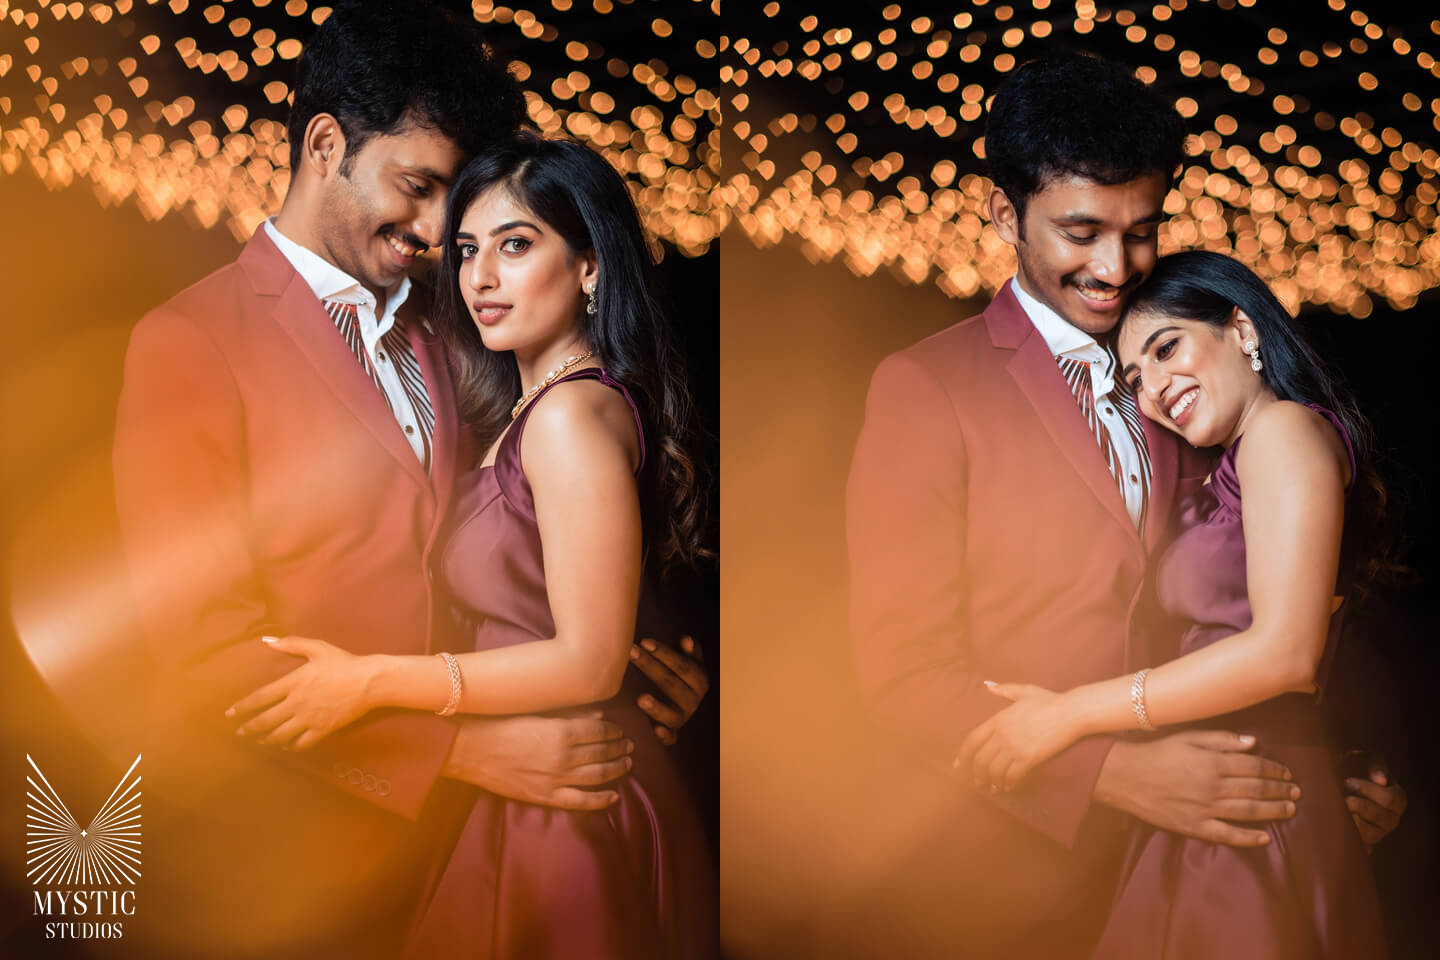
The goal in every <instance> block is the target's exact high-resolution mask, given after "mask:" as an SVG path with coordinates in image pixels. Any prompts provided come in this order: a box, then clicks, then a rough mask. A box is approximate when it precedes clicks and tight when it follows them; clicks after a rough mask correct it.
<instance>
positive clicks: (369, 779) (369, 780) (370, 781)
mask: <svg viewBox="0 0 1440 960" xmlns="http://www.w3.org/2000/svg"><path fill="white" fill-rule="evenodd" d="M364 784H365V789H366V790H372V791H373V790H374V789H375V774H373V773H367V774H365V780H364Z"/></svg>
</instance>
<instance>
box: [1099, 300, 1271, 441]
mask: <svg viewBox="0 0 1440 960" xmlns="http://www.w3.org/2000/svg"><path fill="white" fill-rule="evenodd" d="M1247 339H1254V340H1256V342H1257V345H1258V346H1259V348H1260V353H1261V358H1262V360H1263V358H1264V352H1265V345H1264V344H1263V343H1259V339H1258V337H1256V336H1255V333H1254V327H1253V326H1252V325H1251V323H1250V320H1249V318H1248V317H1246V316H1245V314H1244V313H1243V312H1241V311H1239V310H1235V311H1234V312H1232V314H1231V316H1230V320H1229V322H1227V323H1226V324H1225V326H1223V327H1215V326H1212V325H1210V324H1208V323H1204V322H1201V321H1199V320H1186V319H1183V318H1180V317H1171V316H1166V315H1165V314H1163V313H1157V312H1144V313H1141V312H1137V313H1133V314H1131V315H1130V316H1128V317H1126V318H1125V325H1124V327H1123V328H1122V329H1121V331H1120V340H1119V343H1118V344H1117V349H1118V352H1119V354H1120V371H1121V373H1120V376H1121V379H1122V380H1123V381H1124V382H1125V384H1126V385H1127V386H1129V387H1130V388H1131V389H1132V390H1133V391H1134V393H1135V397H1136V400H1137V401H1138V404H1139V407H1140V412H1141V413H1143V414H1145V416H1147V417H1149V418H1150V419H1151V420H1154V421H1156V422H1157V423H1159V424H1161V425H1162V426H1165V427H1168V428H1169V429H1171V430H1173V431H1175V432H1176V433H1178V434H1180V436H1182V437H1184V438H1185V439H1186V441H1188V442H1189V443H1190V444H1191V446H1195V447H1212V446H1217V445H1228V444H1229V443H1230V442H1231V441H1232V440H1233V439H1234V438H1235V437H1236V436H1238V435H1239V433H1240V429H1241V421H1242V419H1243V418H1244V417H1245V414H1246V412H1247V411H1249V410H1250V408H1251V406H1252V405H1253V404H1254V402H1255V399H1256V397H1257V396H1259V395H1260V393H1261V392H1262V391H1264V390H1266V389H1267V388H1266V386H1265V383H1264V381H1263V380H1261V379H1260V375H1259V374H1258V373H1256V372H1255V371H1254V370H1252V369H1251V368H1250V358H1249V357H1248V356H1246V355H1245V352H1244V349H1243V345H1244V343H1245V341H1246V340H1247Z"/></svg>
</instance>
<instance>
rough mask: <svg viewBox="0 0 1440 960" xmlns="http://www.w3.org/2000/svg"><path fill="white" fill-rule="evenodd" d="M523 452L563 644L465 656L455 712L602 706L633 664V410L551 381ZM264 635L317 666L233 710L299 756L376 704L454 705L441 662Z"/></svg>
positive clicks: (580, 384) (608, 392)
mask: <svg viewBox="0 0 1440 960" xmlns="http://www.w3.org/2000/svg"><path fill="white" fill-rule="evenodd" d="M520 453H521V460H522V465H523V466H524V468H525V474H526V478H527V479H528V480H529V482H530V487H531V491H532V492H533V494H534V501H535V516H536V520H537V523H538V525H539V530H540V543H541V549H542V552H543V556H544V569H545V583H546V590H547V593H548V600H549V604H550V612H551V616H552V618H553V620H554V622H555V636H554V637H551V638H548V639H544V640H536V641H533V642H528V643H519V644H515V645H513V646H509V647H501V648H497V649H494V650H485V651H477V652H473V653H463V654H457V655H456V656H455V661H456V664H457V666H458V667H459V669H460V673H461V677H462V694H461V697H460V702H459V704H458V707H457V711H458V712H461V713H475V714H512V713H533V712H538V711H543V710H553V709H560V708H563V707H571V706H577V705H579V704H584V703H593V702H595V701H599V700H606V699H609V698H610V697H612V696H614V695H615V693H616V692H618V691H619V689H620V683H621V680H622V678H623V677H624V674H625V669H626V667H627V666H628V665H629V662H630V647H631V644H632V642H633V641H634V636H635V613H636V607H637V605H638V602H639V596H640V572H641V571H640V568H641V539H640V538H641V531H640V505H639V497H638V494H637V491H636V486H635V466H636V463H637V461H638V457H639V442H638V438H637V436H636V433H635V421H634V418H633V416H632V415H631V413H630V409H629V406H628V405H627V404H626V403H625V401H624V398H623V397H622V396H621V395H620V394H618V393H617V392H615V391H614V390H613V389H611V388H609V387H607V386H604V385H603V384H600V383H598V382H597V383H592V382H591V381H588V380H587V381H577V382H575V383H567V384H564V385H562V386H560V387H557V388H555V389H554V390H553V391H551V393H550V394H548V395H547V396H546V400H545V403H544V404H543V405H541V406H538V407H537V408H536V409H535V410H534V412H533V413H532V414H531V415H530V419H529V420H528V421H527V424H526V430H525V434H524V436H523V437H522V438H521V451H520ZM495 588H496V589H504V585H503V584H497V585H495ZM265 639H266V641H267V642H269V643H271V644H272V645H273V646H274V647H275V648H276V649H278V650H280V651H281V652H284V653H292V654H296V655H299V656H304V657H306V658H307V660H308V661H309V662H307V663H306V664H304V665H303V666H301V667H299V668H297V669H296V670H294V671H292V672H290V673H288V674H286V675H285V676H284V677H281V678H280V679H279V680H277V681H275V682H274V683H271V684H269V685H268V686H266V687H262V688H261V689H260V690H257V691H256V692H255V693H253V694H251V695H249V696H248V697H245V698H244V699H243V700H240V701H239V702H237V703H236V704H235V705H234V706H232V707H231V708H230V709H229V710H228V711H226V715H227V716H241V715H245V714H249V713H252V712H254V711H262V712H260V713H258V714H257V715H255V716H253V717H251V718H250V719H248V720H247V721H246V722H245V723H244V724H243V725H241V727H240V728H239V730H238V731H237V732H238V733H240V734H241V735H249V734H264V735H265V736H264V738H263V741H264V742H269V743H292V745H293V746H294V747H295V748H296V749H304V748H305V747H308V746H310V745H311V744H313V743H315V742H316V741H317V740H319V739H320V738H321V737H323V736H325V735H327V734H328V733H330V732H331V731H333V730H335V729H337V728H339V727H341V726H344V725H345V724H347V723H350V722H352V721H353V720H355V719H357V718H358V717H360V716H362V715H364V714H365V713H366V712H368V711H370V710H373V709H376V708H379V707H401V708H408V709H416V710H439V709H441V708H442V707H444V706H445V705H446V703H447V702H448V700H449V699H450V694H451V684H450V675H449V670H448V667H447V665H446V663H445V661H444V660H442V659H441V658H440V657H435V656H383V655H376V656H363V657H362V656H354V655H352V654H349V653H347V652H345V651H343V650H340V649H339V648H337V647H334V646H333V645H331V644H328V643H325V642H323V641H320V640H313V639H308V638H303V637H284V638H273V637H267V638H265ZM292 741H293V742H292Z"/></svg>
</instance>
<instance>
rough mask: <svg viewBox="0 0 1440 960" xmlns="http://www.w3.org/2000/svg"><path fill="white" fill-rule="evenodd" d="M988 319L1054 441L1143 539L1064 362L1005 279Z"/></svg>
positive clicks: (1017, 379)
mask: <svg viewBox="0 0 1440 960" xmlns="http://www.w3.org/2000/svg"><path fill="white" fill-rule="evenodd" d="M985 321H986V326H987V327H988V329H989V331H990V335H991V339H992V340H993V341H994V343H995V345H996V346H999V347H1008V348H1010V349H1013V350H1014V351H1015V354H1014V356H1012V357H1011V358H1010V361H1009V362H1008V363H1007V364H1006V366H1005V369H1006V371H1007V372H1008V373H1009V374H1010V376H1011V377H1013V378H1014V380H1015V383H1016V385H1017V386H1019V388H1020V391H1021V392H1022V393H1024V394H1025V397H1026V399H1028V400H1029V401H1030V405H1031V406H1032V407H1034V408H1035V413H1036V415H1037V416H1038V417H1039V418H1040V422H1041V423H1043V424H1044V425H1045V430H1046V432H1048V433H1049V434H1050V438H1051V439H1052V440H1054V441H1055V445H1056V446H1057V447H1059V448H1060V451H1061V452H1062V453H1064V454H1065V457H1066V459H1067V460H1069V461H1070V465H1071V466H1072V467H1074V468H1075V472H1076V473H1078V474H1080V477H1081V478H1082V479H1083V480H1084V481H1085V485H1086V486H1088V487H1089V488H1090V492H1091V493H1093V494H1094V495H1095V497H1096V498H1097V499H1098V500H1099V501H1100V503H1101V504H1102V505H1103V506H1104V507H1105V509H1106V510H1107V511H1109V512H1110V515H1111V516H1113V517H1114V518H1115V520H1116V522H1117V523H1119V524H1121V525H1122V526H1123V527H1124V528H1125V530H1126V531H1127V532H1128V533H1129V535H1130V536H1132V537H1134V538H1135V539H1136V540H1137V541H1138V540H1139V534H1138V533H1137V532H1136V530H1135V524H1134V523H1133V522H1131V520H1130V514H1129V512H1128V511H1127V510H1126V509H1125V500H1124V498H1123V497H1121V496H1120V489H1119V487H1117V486H1116V484H1115V478H1114V477H1112V476H1111V475H1110V470H1109V468H1108V467H1107V466H1106V464H1105V458H1104V457H1103V456H1102V455H1101V453H1100V445H1099V444H1098V443H1096V442H1095V435H1094V434H1093V433H1091V432H1090V425H1089V424H1088V423H1086V422H1085V415H1084V414H1083V413H1081V412H1080V407H1079V405H1077V404H1076V402H1075V396H1074V394H1073V393H1071V392H1070V386H1069V385H1068V384H1067V383H1066V382H1065V378H1064V377H1062V376H1061V375H1060V368H1059V366H1058V365H1057V364H1056V362H1055V357H1054V356H1053V355H1052V354H1051V353H1050V348H1049V346H1048V345H1046V343H1045V338H1044V337H1042V336H1041V335H1040V331H1038V330H1036V329H1035V325H1034V324H1033V323H1031V322H1030V319H1029V317H1027V316H1026V315H1025V311H1024V309H1023V308H1022V307H1021V306H1020V304H1019V302H1018V301H1017V300H1016V299H1015V294H1014V293H1013V292H1012V291H1011V290H1010V285H1009V284H1006V285H1005V286H1004V287H1002V288H1001V291H1000V293H999V295H997V296H996V298H995V300H994V301H993V302H991V304H990V306H989V307H988V308H987V309H986V311H985Z"/></svg>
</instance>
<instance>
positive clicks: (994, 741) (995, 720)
mask: <svg viewBox="0 0 1440 960" xmlns="http://www.w3.org/2000/svg"><path fill="white" fill-rule="evenodd" d="M985 686H986V687H988V688H989V690H990V692H991V693H993V694H995V695H996V696H1000V697H1005V698H1006V699H1008V700H1014V701H1015V702H1014V703H1013V704H1011V705H1010V706H1008V707H1006V708H1005V709H1004V710H1001V711H1000V712H999V713H997V714H995V715H994V716H993V717H991V718H990V719H989V720H986V721H985V722H984V723H982V724H980V726H978V727H976V728H975V729H974V730H972V731H970V735H969V736H968V737H966V738H965V742H964V743H963V744H961V746H960V753H959V755H958V756H956V758H955V768H956V769H957V770H960V771H962V772H963V771H967V770H968V771H969V772H970V775H971V778H972V780H973V782H974V784H975V786H976V787H977V788H979V789H982V790H989V791H990V792H991V793H999V792H1000V791H1001V790H1013V789H1015V787H1016V786H1017V785H1018V784H1019V783H1020V781H1021V780H1023V779H1024V778H1025V775H1026V774H1028V773H1029V772H1030V771H1031V770H1033V769H1035V767H1037V766H1039V765H1040V764H1042V763H1044V762H1045V761H1046V760H1049V759H1050V758H1051V757H1053V756H1055V755H1056V754H1057V753H1059V752H1060V751H1061V750H1064V749H1065V748H1066V747H1068V746H1070V745H1071V744H1072V743H1074V742H1075V741H1076V740H1078V739H1080V731H1079V730H1078V729H1077V728H1076V723H1075V717H1074V714H1073V712H1072V711H1071V710H1069V709H1068V701H1067V700H1066V699H1065V696H1064V695H1063V694H1058V693H1054V692H1053V691H1050V690H1046V689H1045V688H1043V687H1036V686H1031V685H1029V684H1024V683H990V682H988V681H987V682H986V684H985Z"/></svg>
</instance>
